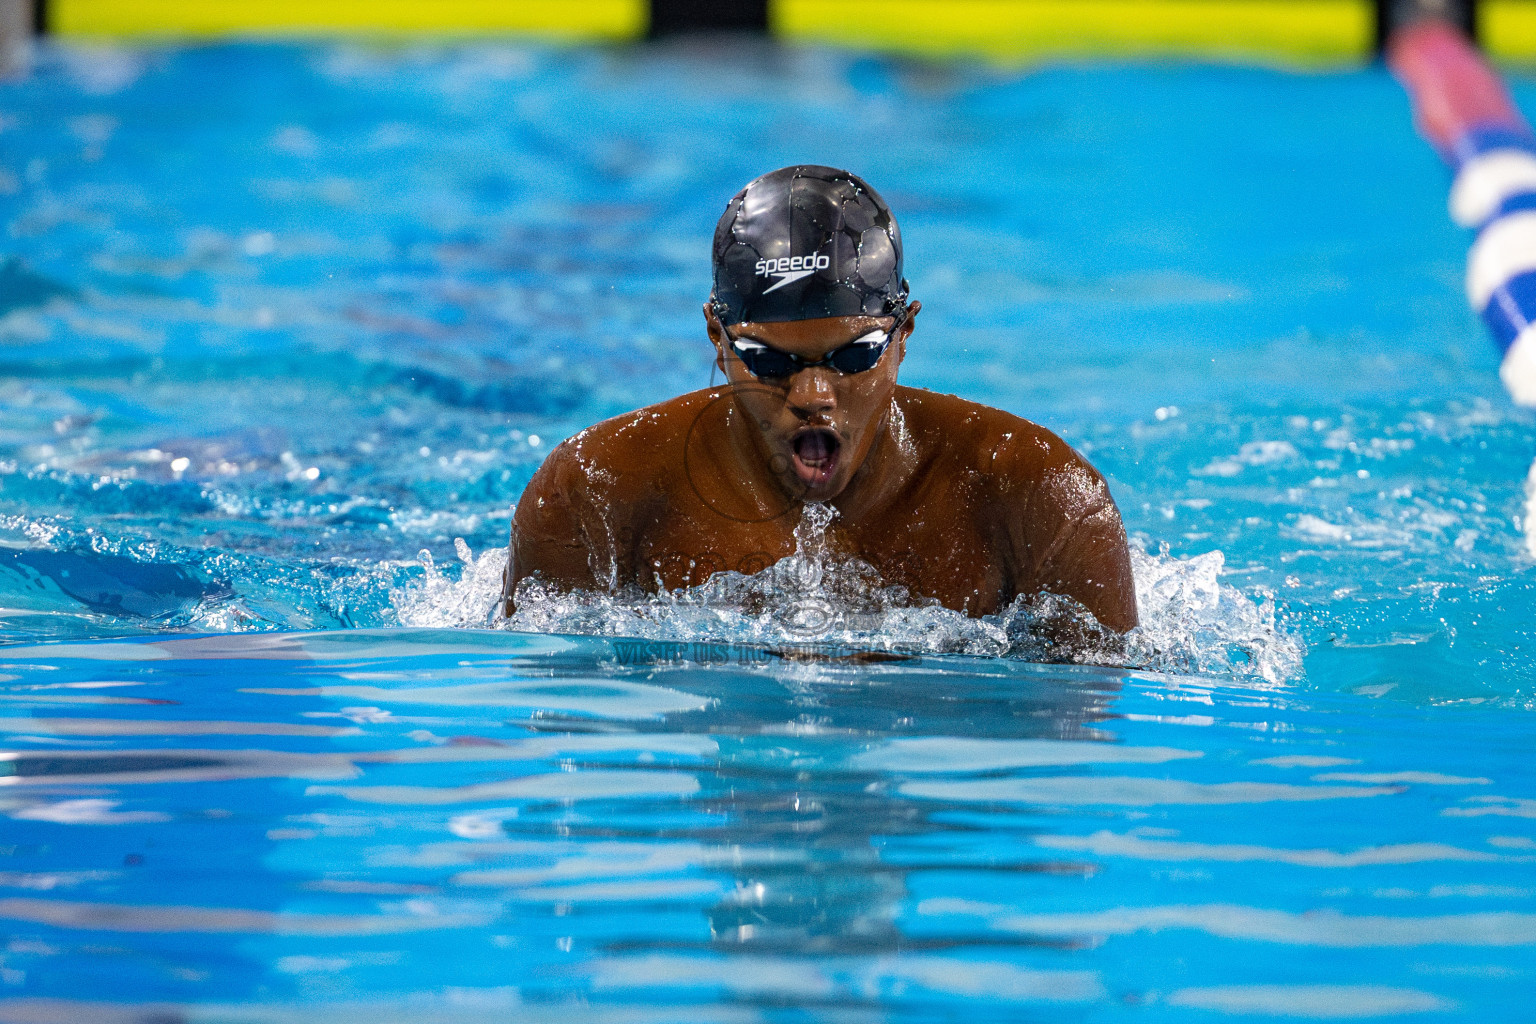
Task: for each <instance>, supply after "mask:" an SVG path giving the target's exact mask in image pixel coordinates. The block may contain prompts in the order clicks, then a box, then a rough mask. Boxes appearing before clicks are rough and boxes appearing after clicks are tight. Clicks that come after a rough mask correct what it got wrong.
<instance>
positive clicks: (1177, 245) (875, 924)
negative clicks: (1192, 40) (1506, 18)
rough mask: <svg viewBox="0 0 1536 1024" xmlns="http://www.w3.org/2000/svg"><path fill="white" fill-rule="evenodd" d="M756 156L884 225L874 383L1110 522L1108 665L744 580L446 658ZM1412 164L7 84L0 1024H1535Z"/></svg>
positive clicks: (667, 369)
mask: <svg viewBox="0 0 1536 1024" xmlns="http://www.w3.org/2000/svg"><path fill="white" fill-rule="evenodd" d="M1515 92H1516V96H1517V99H1519V100H1521V101H1522V102H1523V104H1524V105H1525V107H1526V109H1528V110H1530V109H1533V108H1536V87H1533V86H1532V85H1531V84H1529V83H1527V82H1524V81H1516V83H1515ZM797 160H804V161H816V162H823V163H830V164H841V165H846V166H849V167H852V168H853V169H855V170H857V171H859V172H860V173H862V174H864V175H865V176H866V177H868V178H869V179H870V180H871V181H872V182H873V183H875V184H876V185H877V187H879V188H880V189H881V190H882V191H883V192H884V193H885V195H886V197H887V198H888V199H889V200H890V201H891V203H892V205H893V207H894V208H895V209H896V211H897V213H898V215H899V216H900V217H901V218H902V226H903V231H904V234H905V237H906V241H907V246H908V275H909V277H910V278H911V280H912V283H913V291H914V294H915V295H916V296H917V297H919V298H921V299H922V300H923V302H924V314H923V325H922V330H921V333H920V334H919V335H918V337H917V338H915V339H914V343H913V346H912V349H911V353H910V355H909V358H908V360H907V362H906V364H905V365H904V368H903V374H904V379H905V380H906V382H908V383H911V384H915V385H919V386H925V387H931V388H935V389H939V390H945V391H953V392H957V393H961V394H964V395H966V396H967V397H970V398H974V399H977V400H980V401H984V402H987V403H990V404H993V405H997V406H1000V407H1003V408H1006V409H1009V410H1010V411H1013V412H1016V413H1019V414H1022V415H1026V416H1029V417H1031V418H1033V419H1036V420H1038V421H1039V422H1042V423H1044V424H1045V425H1047V426H1048V427H1050V428H1051V429H1053V430H1055V431H1057V432H1058V433H1060V434H1062V435H1063V436H1064V437H1066V438H1067V439H1068V440H1069V441H1071V442H1072V443H1073V444H1074V445H1076V446H1077V447H1079V448H1080V449H1081V450H1083V451H1084V452H1085V453H1087V454H1088V456H1089V457H1090V458H1091V459H1092V460H1093V461H1094V463H1095V464H1096V465H1097V466H1099V468H1100V469H1102V470H1103V471H1104V473H1105V475H1106V476H1107V477H1108V479H1109V480H1110V484H1111V488H1112V491H1113V493H1114V495H1115V498H1116V500H1117V501H1118V502H1119V504H1120V507H1121V509H1122V511H1123V513H1124V516H1125V519H1126V523H1127V526H1128V528H1129V530H1130V532H1131V534H1132V536H1133V539H1134V541H1135V544H1136V545H1137V547H1138V548H1139V549H1140V550H1141V551H1142V552H1143V554H1142V555H1141V556H1140V557H1139V558H1138V580H1139V584H1140V588H1139V589H1140V600H1141V604H1142V611H1143V618H1144V622H1145V625H1144V627H1143V628H1142V630H1141V631H1140V632H1139V633H1138V634H1137V635H1136V636H1134V637H1133V638H1132V642H1131V646H1130V651H1129V654H1128V655H1127V658H1128V660H1129V661H1130V662H1131V663H1132V666H1133V667H1131V668H1117V667H1114V666H1110V665H1079V666H1056V667H1046V666H1039V665H1034V664H1031V663H1029V662H1028V661H1027V660H1024V659H1021V658H1019V657H1007V656H1001V657H1000V656H998V655H1000V654H1001V655H1006V654H1008V653H1009V648H1010V638H1009V637H1008V636H1007V635H1006V631H1005V630H1003V628H1002V625H999V624H997V623H992V624H988V623H968V622H963V621H960V620H958V619H957V618H955V617H953V616H948V617H946V616H944V615H942V614H939V613H937V612H934V611H932V610H931V609H930V610H922V609H919V610H915V611H914V610H902V609H896V610H894V611H892V612H891V613H890V614H889V615H887V617H885V618H883V619H880V620H878V621H876V622H874V623H873V624H870V623H868V622H867V621H866V622H865V625H866V626H867V627H868V628H865V629H863V630H862V631H860V630H852V629H841V628H839V629H833V630H831V631H829V632H828V634H827V635H826V636H821V637H806V636H803V635H793V636H786V635H785V634H784V632H783V630H782V628H780V624H779V623H778V621H777V620H776V619H774V617H773V614H772V611H773V610H772V609H770V611H769V613H767V614H766V615H756V616H755V615H753V614H748V613H747V612H745V611H743V610H741V609H740V608H734V607H731V606H729V602H728V601H726V602H724V603H722V601H721V600H720V599H719V598H720V595H718V594H714V595H711V594H702V595H700V594H694V595H681V596H679V597H677V598H675V599H672V600H668V601H657V602H647V603H641V604H638V605H637V604H633V603H631V604H622V603H621V604H615V603H612V602H609V603H604V602H596V601H588V602H580V601H578V602H565V603H561V602H556V601H551V602H547V603H544V604H541V605H538V606H536V607H532V608H530V609H527V610H525V611H524V612H523V613H522V618H521V619H520V620H519V621H515V622H513V623H511V625H512V626H514V627H519V628H515V629H512V630H508V629H505V628H500V629H474V628H465V627H476V626H482V627H483V626H488V625H492V622H491V619H490V614H489V612H490V605H491V603H492V598H493V596H494V591H495V587H496V578H497V576H498V574H499V564H500V563H499V561H498V559H499V558H500V555H499V553H498V552H499V549H500V547H501V546H502V545H503V544H504V543H505V536H506V531H507V527H508V522H509V513H508V510H509V506H510V504H511V503H512V502H513V501H514V500H515V499H516V498H517V496H518V494H519V493H520V492H521V489H522V487H523V485H524V484H525V483H526V481H527V479H528V477H529V475H530V474H531V473H532V472H533V470H534V468H535V467H536V466H537V465H538V463H539V460H540V459H541V458H542V456H543V454H544V453H545V452H547V451H548V449H549V448H550V446H551V445H553V444H554V443H557V442H558V440H559V439H561V438H562V437H565V436H567V435H568V434H570V433H572V432H573V431H575V430H576V429H579V428H580V427H582V426H585V425H587V424H589V423H591V422H593V421H595V420H597V419H600V418H602V417H605V416H608V415H612V414H615V413H618V412H622V411H624V410H627V409H631V408H634V407H636V406H637V405H641V404H644V403H648V402H651V401H655V400H658V399H661V398H664V397H667V396H669V395H672V394H675V393H677V392H680V391H683V390H688V389H692V388H696V387H701V386H703V385H705V384H707V383H708V381H709V372H710V366H709V358H708V349H707V347H706V345H705V344H704V342H703V339H702V336H701V332H700V330H699V327H700V323H699V321H700V317H699V305H700V303H701V302H702V300H703V298H704V295H705V291H706V288H707V280H708V265H707V238H708V234H709V232H710V230H711V228H712V226H713V222H714V219H715V217H716V216H717V215H718V213H719V211H720V209H721V208H722V206H723V203H724V201H725V199H726V198H728V197H729V195H730V194H731V193H732V192H733V191H734V190H735V189H736V188H737V187H739V186H740V184H742V183H743V182H745V181H746V180H747V179H749V178H751V177H753V176H755V175H756V174H758V173H760V172H762V171H763V170H765V169H768V168H771V167H775V166H779V165H781V164H785V163H789V162H792V161H797ZM1445 189H1446V181H1445V179H1444V175H1443V172H1442V171H1441V169H1440V167H1439V164H1438V161H1437V160H1436V158H1435V156H1434V155H1433V153H1431V152H1430V151H1429V150H1428V148H1427V147H1426V146H1424V145H1423V144H1422V143H1421V142H1420V141H1419V140H1418V139H1417V138H1416V137H1415V136H1414V135H1413V133H1412V130H1411V127H1410V125H1409V121H1408V111H1407V102H1406V99H1405V98H1404V97H1403V96H1402V94H1401V92H1400V90H1399V89H1398V88H1397V86H1396V85H1395V84H1394V83H1393V82H1392V81H1391V80H1390V79H1389V78H1388V77H1387V76H1386V75H1385V73H1384V72H1382V71H1380V70H1377V69H1369V70H1360V71H1350V72H1340V73H1335V74H1311V75H1298V74H1290V73H1284V72H1278V71H1269V70H1258V69H1242V68H1226V67H1203V66H1147V67H1116V68H1057V69H1047V70H1041V71H1035V72H1032V73H1028V74H1024V73H1017V72H1006V73H1005V72H1000V71H989V70H986V69H982V68H974V67H964V66H933V65H923V64H903V63H900V62H892V61H886V60H877V59H873V58H860V57H850V56H848V55H838V54H830V53H823V52H817V51H786V50H775V49H768V48H761V47H755V46H736V45H732V46H729V47H726V48H724V49H708V48H705V47H702V46H699V45H694V44H689V45H677V46H669V47H661V48H647V49H632V50H543V49H536V48H524V47H517V46H506V45H472V46H471V45H466V46H459V47H425V48H390V47H368V46H355V45H347V46H340V45H336V46H311V47H278V46H221V47H209V48H200V49H199V48H194V49H144V50H115V49H114V50H93V49H84V48H66V47H58V48H54V49H51V50H48V51H45V52H44V53H42V54H41V55H40V62H39V66H38V68H37V69H36V70H35V72H34V73H33V74H32V75H30V76H29V77H26V78H23V79H19V80H14V81H10V82H6V83H3V84H0V211H3V222H4V224H5V227H6V234H5V235H4V242H3V250H0V251H3V254H4V256H3V258H4V262H3V264H0V362H3V368H0V406H3V409H4V416H3V417H0V641H3V642H4V646H3V647H0V704H3V707H0V719H3V721H0V728H3V729H4V734H5V735H4V751H5V753H0V757H3V759H4V760H3V761H0V764H4V765H5V766H6V769H7V771H8V774H0V783H3V784H4V785H3V786H0V814H4V815H5V817H4V818H3V819H0V822H3V826H0V1021H4V1022H7V1024H9V1022H11V1021H17V1022H23V1021H25V1022H37V1021H49V1022H52V1021H69V1022H75V1021H86V1022H97V1021H102V1022H107V1021H110V1022H114V1024H115V1022H124V1021H134V1022H147V1021H168V1020H178V1021H179V1020H185V1021H195V1022H202V1021H219V1022H225V1021H230V1022H236V1021H238V1022H247V1021H252V1022H255V1021H261V1022H267V1021H290V1020H315V1019H323V1020H327V1021H331V1020H335V1021H353V1020H367V1021H369V1022H381V1021H394V1020H399V1021H406V1020H410V1021H439V1020H441V1021H454V1022H458V1021H480V1020H487V1021H488V1020H496V1021H507V1020H525V1019H526V1020H546V1019H548V1020H572V1019H583V1020H587V1019H590V1020H600V1021H606V1020H615V1021H618V1020H622V1021H640V1020H644V1021H649V1020H665V1021H672V1020H686V1021H714V1020H720V1021H737V1020H759V1019H762V1020H772V1021H798V1020H811V1019H817V1020H839V1021H841V1020H848V1021H866V1020H869V1021H874V1020H882V1021H883V1020H893V1021H896V1020H900V1021H937V1020H960V1019H966V1020H976V1019H979V1020H1009V1021H1012V1020H1018V1019H1021V1018H1023V1019H1037V1018H1038V1019H1044V1020H1057V1019H1061V1020H1101V1019H1102V1020H1111V1019H1114V1020H1119V1019H1125V1020H1148V1021H1164V1020H1166V1021H1184V1020H1200V1019H1211V1020H1218V1019H1222V1018H1224V1017H1226V1018H1231V1019H1263V1018H1276V1017H1279V1018H1285V1017H1292V1018H1308V1019H1330V1018H1332V1019H1339V1018H1349V1019H1361V1018H1368V1019H1385V1020H1391V1019H1410V1018H1411V1019H1446V1020H1451V1019H1464V1020H1477V1021H1491V1020H1497V1021H1505V1020H1508V1021H1518V1020H1522V1019H1524V1016H1525V1014H1526V1012H1527V1011H1526V1009H1525V1008H1526V1007H1527V1006H1529V1004H1530V997H1531V996H1532V994H1533V992H1536V969H1533V968H1532V967H1531V966H1530V962H1531V950H1532V947H1533V946H1536V872H1533V864H1536V828H1533V824H1532V823H1533V821H1536V770H1533V768H1532V764H1531V760H1530V751H1531V750H1532V749H1533V743H1536V721H1533V719H1532V706H1531V705H1532V701H1533V697H1536V689H1533V685H1532V678H1533V673H1536V645H1533V620H1532V607H1533V600H1532V597H1533V582H1536V572H1533V568H1532V554H1531V548H1530V547H1529V546H1528V540H1527V533H1526V530H1525V518H1526V516H1527V509H1526V497H1525V490H1524V482H1525V478H1526V474H1527V472H1528V469H1529V467H1530V465H1531V461H1532V457H1533V455H1536V444H1533V443H1532V434H1533V430H1532V428H1533V426H1536V417H1533V416H1532V414H1530V413H1528V412H1523V411H1520V410H1517V409H1515V408H1513V407H1512V406H1511V405H1510V404H1509V403H1508V401H1507V400H1506V399H1505V398H1504V397H1503V395H1502V394H1501V392H1500V391H1499V387H1498V381H1497V373H1496V360H1495V356H1494V353H1493V350H1492V346H1491V345H1490V344H1489V343H1488V342H1487V340H1486V339H1485V338H1484V337H1483V336H1482V334H1481V328H1480V327H1479V325H1478V324H1477V323H1476V321H1475V320H1474V318H1473V317H1472V315H1471V314H1470V313H1468V312H1467V310H1466V308H1465V301H1464V299H1463V298H1462V295H1461V288H1460V278H1461V269H1462V264H1463V258H1464V253H1465V249H1466V246H1467V243H1468V241H1469V239H1468V238H1467V237H1466V236H1465V235H1464V234H1463V233H1462V232H1460V231H1458V230H1457V229H1455V228H1454V227H1452V226H1451V225H1450V223H1449V221H1448V218H1447V217H1446V215H1445V211H1444V194H1445ZM456 542H462V543H456ZM423 550H425V551H427V552H429V558H428V559H423V558H422V557H421V555H420V554H419V553H420V552H421V551H423ZM861 621H863V620H861ZM503 625H505V624H503ZM450 627H456V628H450ZM577 632H587V633H602V634H605V636H602V637H595V636H587V637H575V636H571V635H570V634H572V633H577ZM208 634H215V635H212V636H209V635H208ZM626 637H627V638H626ZM108 638H115V639H108ZM634 638H640V639H634ZM805 640H813V641H821V642H822V644H823V646H822V647H821V648H819V650H818V656H817V657H815V658H809V659H807V658H804V657H800V656H795V651H794V650H791V649H787V648H786V647H785V643H786V641H795V642H803V641H805ZM855 648H880V649H887V650H901V651H906V652H909V653H910V654H911V655H912V656H911V657H908V658H906V659H905V660H887V661H875V662H869V661H860V660H853V659H849V658H845V657H839V655H841V654H846V653H847V652H848V651H850V650H852V649H855ZM1012 653H1014V654H1018V653H1019V651H1018V650H1014V651H1013V652H1012ZM1090 660H1093V659H1092V658H1090ZM1098 660H1105V659H1098Z"/></svg>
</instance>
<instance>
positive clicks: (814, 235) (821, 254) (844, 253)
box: [504, 166, 1136, 631]
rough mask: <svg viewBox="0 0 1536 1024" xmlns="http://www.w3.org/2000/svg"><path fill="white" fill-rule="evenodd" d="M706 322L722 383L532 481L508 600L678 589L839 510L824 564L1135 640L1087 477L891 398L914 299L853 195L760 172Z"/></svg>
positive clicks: (1121, 541) (745, 197)
mask: <svg viewBox="0 0 1536 1024" xmlns="http://www.w3.org/2000/svg"><path fill="white" fill-rule="evenodd" d="M714 278H715V280H714V293H713V295H712V296H711V297H710V301H709V302H708V303H706V304H705V306H704V320H705V324H706V328H707V330H708V332H709V339H710V341H711V342H713V344H714V346H715V362H716V365H717V366H719V367H720V368H721V369H722V370H723V371H724V372H725V377H726V381H727V383H726V384H725V385H724V386H722V387H716V388H708V389H706V390H702V391H695V392H692V393H690V394H686V395H682V396H680V397H677V398H673V399H671V400H669V401H665V402H662V403H660V404H658V405H653V406H649V407H647V408H644V409H641V410H639V411H637V412H633V413H628V414H626V415H623V416H618V417H615V418H614V419H611V420H607V421H605V422H603V423H599V424H597V425H596V426H594V427H589V428H588V429H586V430H584V431H582V432H581V433H579V434H577V435H576V436H574V437H572V438H570V439H569V440H567V441H566V442H564V443H563V444H561V445H560V446H559V447H557V448H556V449H555V450H554V451H552V452H550V454H549V457H548V458H547V459H545V460H544V464H543V465H542V466H541V467H540V468H539V470H538V472H537V473H535V474H534V477H533V479H532V480H531V481H530V482H529V484H528V488H527V490H525V491H524V492H523V496H522V499H521V500H520V501H519V502H518V503H517V511H516V514H515V515H514V518H513V523H512V542H511V557H510V561H509V563H508V566H507V574H506V583H505V589H504V606H505V607H504V611H505V612H506V613H507V614H511V613H512V611H513V609H514V606H515V603H516V601H517V592H518V585H519V584H520V583H522V582H523V581H524V580H527V579H530V578H532V579H536V580H539V581H541V582H542V583H543V584H544V585H546V586H549V587H554V588H556V589H562V590H568V589H577V588H580V589H584V590H590V591H605V592H613V591H615V590H618V589H621V588H624V587H627V586H630V585H639V586H640V587H642V588H645V589H647V590H657V589H662V588H665V589H667V590H674V589H677V588H681V587H687V586H693V585H696V584H699V583H702V582H704V580H705V579H707V578H708V577H709V576H710V575H711V574H713V573H715V572H719V571H722V570H726V569H735V570H738V571H740V572H743V573H749V574H750V573H755V572H758V571H760V570H762V569H764V568H766V567H767V566H768V565H771V564H772V563H773V562H775V561H777V560H779V559H780V558H783V557H785V556H787V555H790V554H793V553H794V550H795V536H794V530H795V527H796V526H797V525H798V524H799V522H800V520H801V514H800V510H801V508H802V507H803V506H804V505H805V504H806V503H810V502H817V503H822V504H824V505H826V506H828V507H830V508H831V509H833V510H835V512H836V515H835V517H834V518H833V521H832V524H831V526H830V527H829V528H828V531H827V536H826V545H827V549H828V550H829V551H830V552H833V553H836V554H841V555H847V556H852V557H856V558H858V559H861V560H863V561H864V562H867V563H868V564H870V565H872V566H873V567H874V568H875V569H876V571H878V573H879V574H880V577H881V579H882V581H883V582H884V584H885V585H887V586H890V585H900V586H903V587H905V588H906V589H907V591H908V592H909V593H910V594H911V595H912V596H913V597H915V598H917V599H920V600H921V599H925V598H926V599H935V600H937V601H939V602H940V603H941V604H943V605H945V606H946V607H949V608H953V609H956V610H958V611H961V612H964V613H966V614H969V615H972V616H979V615H986V614H992V613H995V612H998V611H1001V610H1002V609H1003V608H1005V607H1006V606H1008V605H1009V604H1010V603H1011V602H1012V601H1013V600H1014V599H1015V598H1016V597H1018V596H1019V595H1034V594H1040V593H1047V592H1048V593H1052V594H1058V595H1063V596H1066V597H1070V598H1073V599H1075V600H1076V601H1078V602H1079V603H1081V604H1082V605H1083V606H1084V607H1086V608H1087V609H1088V611H1090V612H1091V613H1092V614H1093V616H1094V617H1095V618H1096V619H1097V620H1098V621H1099V622H1100V623H1101V624H1103V625H1104V626H1107V627H1109V628H1110V629H1113V630H1117V631H1125V630H1128V629H1130V628H1131V627H1133V626H1135V625H1136V597H1135V591H1134V588H1133V585H1132V578H1131V564H1130V555H1129V552H1128V550H1127V547H1126V540H1125V529H1124V527H1123V526H1122V525H1121V522H1120V513H1119V510H1118V509H1117V508H1116V507H1115V503H1114V501H1113V500H1111V498H1110V496H1109V489H1108V488H1107V487H1106V486H1105V483H1104V479H1103V478H1102V477H1101V476H1100V475H1099V474H1098V473H1097V472H1095V471H1094V469H1093V467H1092V466H1090V465H1089V464H1088V463H1087V461H1086V460H1085V459H1083V457H1082V456H1080V455H1078V454H1077V452H1075V451H1073V450H1072V449H1071V448H1070V447H1069V446H1068V445H1067V444H1066V443H1065V442H1064V441H1062V440H1061V439H1060V438H1058V437H1057V436H1056V435H1054V434H1052V433H1051V432H1050V431H1048V430H1046V429H1045V428H1043V427H1040V426H1038V425H1036V424H1034V423H1031V422H1029V421H1028V420H1024V419H1020V418H1019V417H1017V416H1012V415H1009V414H1008V413H1006V412H1002V411H1000V410H997V409H990V408H987V407H986V406H983V405H977V404H976V403H974V402H968V401H966V400H964V399H961V398H956V397H954V396H952V395H941V394H936V393H934V392H930V391H923V390H919V389H917V388H910V387H904V386H902V385H899V384H897V383H896V373H897V369H898V367H900V366H901V362H902V360H903V359H904V358H905V357H906V352H907V343H908V342H909V341H910V340H911V338H912V334H913V329H914V327H915V326H916V323H917V314H918V311H919V310H920V309H921V308H922V305H921V303H918V302H910V301H908V296H907V282H906V280H905V279H904V278H903V277H902V259H901V233H900V232H899V231H898V230H897V227H896V221H895V219H894V217H893V216H892V214H891V211H890V208H889V207H887V206H886V204H885V202H884V200H882V199H881V198H880V196H879V195H878V194H877V193H876V192H875V190H874V189H872V188H870V187H869V185H867V184H866V183H865V182H864V181H863V180H862V179H860V178H858V177H857V176H855V175H853V174H850V173H848V172H847V171H839V170H834V169H832V168H830V167H814V166H799V167H786V168H783V169H782V170H778V171H774V172H772V173H770V174H765V175H763V176H762V177H761V178H758V179H757V180H756V181H753V182H752V183H751V184H749V185H748V186H747V187H746V188H744V189H742V191H741V192H740V193H738V194H737V196H736V197H735V198H734V199H732V200H731V202H730V204H729V205H728V206H727V207H726V210H725V214H724V216H722V217H721V218H720V223H719V225H718V226H717V227H716V228H715V241H714Z"/></svg>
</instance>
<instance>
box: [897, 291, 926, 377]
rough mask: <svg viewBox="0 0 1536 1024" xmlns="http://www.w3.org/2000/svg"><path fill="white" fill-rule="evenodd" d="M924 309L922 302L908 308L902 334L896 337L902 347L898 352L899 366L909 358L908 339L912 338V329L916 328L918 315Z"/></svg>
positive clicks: (914, 303)
mask: <svg viewBox="0 0 1536 1024" xmlns="http://www.w3.org/2000/svg"><path fill="white" fill-rule="evenodd" d="M922 308H923V304H922V303H921V302H913V303H910V304H909V305H908V306H907V318H906V319H905V320H903V321H902V324H901V333H900V334H898V335H897V337H896V340H897V342H899V343H900V346H901V347H900V348H898V349H897V350H896V362H897V363H898V364H900V363H901V362H902V361H903V360H904V359H906V358H907V339H908V338H910V337H912V328H913V327H914V326H916V322H917V314H918V312H919V311H920V310H921V309H922Z"/></svg>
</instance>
